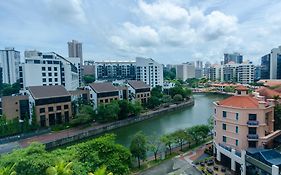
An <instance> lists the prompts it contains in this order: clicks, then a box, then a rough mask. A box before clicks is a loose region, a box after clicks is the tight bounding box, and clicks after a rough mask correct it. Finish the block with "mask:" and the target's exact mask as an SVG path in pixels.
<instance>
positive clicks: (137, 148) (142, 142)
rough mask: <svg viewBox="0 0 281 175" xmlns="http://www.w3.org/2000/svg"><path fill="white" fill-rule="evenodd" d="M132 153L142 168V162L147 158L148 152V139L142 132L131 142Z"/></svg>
mask: <svg viewBox="0 0 281 175" xmlns="http://www.w3.org/2000/svg"><path fill="white" fill-rule="evenodd" d="M130 151H131V153H132V155H133V156H134V157H136V158H137V159H138V165H139V168H140V161H141V160H144V159H145V158H146V151H147V139H146V136H145V135H144V134H143V133H142V132H138V133H136V134H135V135H134V137H133V139H132V141H131V145H130Z"/></svg>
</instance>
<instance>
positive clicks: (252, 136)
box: [247, 134, 259, 140]
mask: <svg viewBox="0 0 281 175" xmlns="http://www.w3.org/2000/svg"><path fill="white" fill-rule="evenodd" d="M247 137H248V139H249V140H257V139H259V135H257V134H248V135H247Z"/></svg>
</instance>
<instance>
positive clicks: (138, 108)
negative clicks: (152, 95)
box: [131, 101, 143, 115]
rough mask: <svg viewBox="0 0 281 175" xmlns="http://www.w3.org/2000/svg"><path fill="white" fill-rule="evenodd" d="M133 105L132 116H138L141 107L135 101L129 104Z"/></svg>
mask: <svg viewBox="0 0 281 175" xmlns="http://www.w3.org/2000/svg"><path fill="white" fill-rule="evenodd" d="M131 104H132V105H133V114H134V115H139V114H140V113H141V111H142V110H143V108H142V105H141V103H140V102H139V101H135V103H131Z"/></svg>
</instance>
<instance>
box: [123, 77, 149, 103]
mask: <svg viewBox="0 0 281 175" xmlns="http://www.w3.org/2000/svg"><path fill="white" fill-rule="evenodd" d="M128 92H129V100H130V101H139V102H141V103H142V104H145V103H147V102H148V99H149V98H150V86H149V85H147V84H145V83H144V82H142V81H135V80H131V81H128Z"/></svg>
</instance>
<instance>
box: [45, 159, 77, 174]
mask: <svg viewBox="0 0 281 175" xmlns="http://www.w3.org/2000/svg"><path fill="white" fill-rule="evenodd" d="M72 166H73V163H72V162H68V163H67V162H64V161H63V160H61V161H59V162H58V163H57V164H56V165H55V166H52V167H49V168H48V169H47V170H46V174H47V175H72V174H73V171H72Z"/></svg>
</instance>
